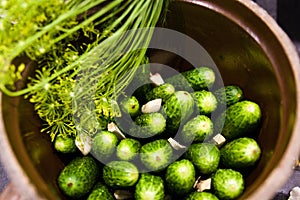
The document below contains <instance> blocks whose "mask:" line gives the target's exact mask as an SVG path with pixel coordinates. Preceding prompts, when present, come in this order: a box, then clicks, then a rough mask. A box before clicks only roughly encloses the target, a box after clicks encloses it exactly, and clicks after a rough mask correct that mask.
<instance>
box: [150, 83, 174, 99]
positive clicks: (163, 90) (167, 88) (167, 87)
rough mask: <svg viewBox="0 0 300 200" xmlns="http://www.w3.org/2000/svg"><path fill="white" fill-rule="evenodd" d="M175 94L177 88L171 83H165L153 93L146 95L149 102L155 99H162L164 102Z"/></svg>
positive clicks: (154, 89) (153, 90)
mask: <svg viewBox="0 0 300 200" xmlns="http://www.w3.org/2000/svg"><path fill="white" fill-rule="evenodd" d="M174 92H175V88H174V86H173V85H172V84H170V83H164V84H162V85H159V86H157V87H154V88H153V89H152V90H151V91H149V92H148V93H147V94H146V99H147V101H151V100H154V99H162V102H166V100H167V99H168V98H169V97H170V96H171V95H172V94H174Z"/></svg>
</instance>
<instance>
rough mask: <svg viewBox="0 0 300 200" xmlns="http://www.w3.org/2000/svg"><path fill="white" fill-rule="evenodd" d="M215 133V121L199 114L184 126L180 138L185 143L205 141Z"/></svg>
mask: <svg viewBox="0 0 300 200" xmlns="http://www.w3.org/2000/svg"><path fill="white" fill-rule="evenodd" d="M212 134H213V122H212V121H211V119H210V118H209V117H207V116H205V115H197V116H196V117H194V118H192V119H190V120H189V121H188V122H187V123H186V124H185V125H184V126H183V128H182V131H181V133H180V140H181V142H182V143H184V144H190V143H191V142H203V141H204V140H206V139H208V138H209V137H210V136H211V135H212Z"/></svg>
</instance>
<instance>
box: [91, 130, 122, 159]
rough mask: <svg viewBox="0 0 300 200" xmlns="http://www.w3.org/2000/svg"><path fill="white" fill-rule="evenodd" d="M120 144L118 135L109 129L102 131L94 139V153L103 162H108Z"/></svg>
mask: <svg viewBox="0 0 300 200" xmlns="http://www.w3.org/2000/svg"><path fill="white" fill-rule="evenodd" d="M117 144H118V138H117V136H116V135H115V134H114V133H112V132H109V131H100V132H98V133H97V134H96V136H95V137H94V138H93V139H92V154H93V156H94V157H95V158H97V159H98V160H99V161H101V162H108V161H109V159H111V156H112V155H113V154H114V152H115V150H116V147H117Z"/></svg>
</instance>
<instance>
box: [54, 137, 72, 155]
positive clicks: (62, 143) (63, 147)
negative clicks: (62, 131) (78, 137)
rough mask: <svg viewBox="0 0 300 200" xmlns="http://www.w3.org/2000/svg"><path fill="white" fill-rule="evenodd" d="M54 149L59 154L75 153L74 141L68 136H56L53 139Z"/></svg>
mask: <svg viewBox="0 0 300 200" xmlns="http://www.w3.org/2000/svg"><path fill="white" fill-rule="evenodd" d="M54 149H55V150H56V151H58V152H60V153H64V154H66V153H75V152H76V151H77V147H76V144H75V139H74V138H72V137H70V136H63V135H58V136H56V137H55V139H54Z"/></svg>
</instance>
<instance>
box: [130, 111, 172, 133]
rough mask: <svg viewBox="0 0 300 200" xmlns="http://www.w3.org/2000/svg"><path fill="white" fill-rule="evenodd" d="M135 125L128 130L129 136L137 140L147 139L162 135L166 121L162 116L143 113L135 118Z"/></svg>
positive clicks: (156, 113) (155, 113)
mask: <svg viewBox="0 0 300 200" xmlns="http://www.w3.org/2000/svg"><path fill="white" fill-rule="evenodd" d="M134 122H135V124H133V125H132V128H131V129H130V135H132V136H134V137H138V138H148V137H152V136H155V135H159V134H161V133H163V132H164V131H165V129H166V119H165V117H164V116H163V114H161V113H158V112H154V113H144V114H141V115H139V116H137V117H136V119H135V121H134Z"/></svg>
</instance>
